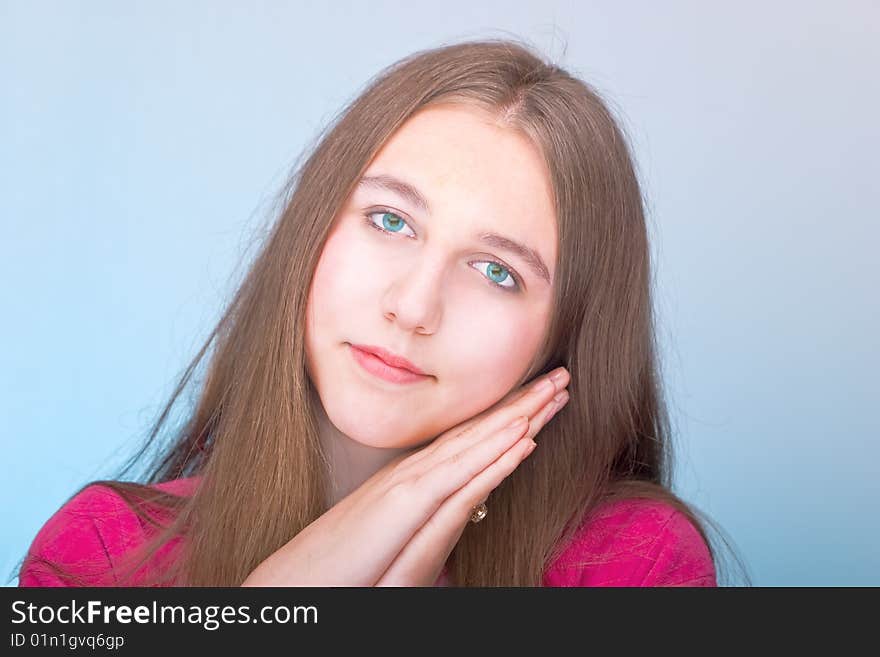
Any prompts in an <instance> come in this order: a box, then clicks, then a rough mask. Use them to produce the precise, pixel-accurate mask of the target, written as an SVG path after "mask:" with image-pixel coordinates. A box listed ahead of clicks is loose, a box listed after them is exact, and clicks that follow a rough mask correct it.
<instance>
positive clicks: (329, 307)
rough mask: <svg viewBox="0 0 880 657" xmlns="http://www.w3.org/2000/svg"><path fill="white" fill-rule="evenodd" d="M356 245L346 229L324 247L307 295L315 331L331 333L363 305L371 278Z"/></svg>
mask: <svg viewBox="0 0 880 657" xmlns="http://www.w3.org/2000/svg"><path fill="white" fill-rule="evenodd" d="M358 244H359V243H358V241H357V239H356V238H355V236H353V235H352V233H351V231H350V230H345V229H340V230H337V231H335V232H334V233H332V234H331V235H330V236H329V237H328V238H327V241H326V243H325V244H324V250H323V251H322V252H321V257H320V259H319V261H318V265H317V267H316V268H315V275H314V279H313V281H312V288H311V291H310V294H309V307H310V310H311V313H312V317H313V318H314V320H315V322H316V325H317V328H318V330H321V329H325V330H326V329H330V328H331V327H332V325H334V324H338V323H339V321H340V320H342V319H344V318H345V317H350V316H351V315H352V314H353V313H356V312H357V311H358V309H359V308H362V307H363V305H364V304H363V300H364V298H366V297H365V296H364V295H365V292H366V291H367V286H368V285H369V282H370V280H371V275H370V271H369V269H370V268H369V266H368V261H367V254H365V253H364V252H363V248H362V247H359V246H358ZM358 301H360V302H361V303H358Z"/></svg>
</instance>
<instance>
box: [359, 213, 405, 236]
mask: <svg viewBox="0 0 880 657" xmlns="http://www.w3.org/2000/svg"><path fill="white" fill-rule="evenodd" d="M375 216H381V218H382V225H381V226H380V225H379V224H378V223H376V222H375V221H373V219H372V217H375ZM366 217H367V223H369V224H370V225H371V226H372V227H373V228H375V229H376V230H381V231H385V232H388V233H399V232H400V231H401V230H403V228H404V226H406V222H405V221H404V220H403V219H402V218H401V217H399V216H398V215H396V214H394V213H393V212H388V211H387V210H382V211H378V212H368V213H367V215H366ZM405 234H406V233H405ZM409 236H410V237H415V233H414V232H413V229H412V228H410V229H409Z"/></svg>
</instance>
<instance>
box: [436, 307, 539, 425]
mask: <svg viewBox="0 0 880 657" xmlns="http://www.w3.org/2000/svg"><path fill="white" fill-rule="evenodd" d="M494 310H495V312H493V313H492V314H488V313H487V314H485V315H483V314H478V313H473V312H471V313H470V314H469V315H468V319H467V321H465V322H462V323H461V328H460V329H458V330H456V335H455V336H449V338H450V340H451V342H448V343H446V344H454V345H455V347H454V348H453V349H451V350H450V352H449V353H448V355H447V356H448V357H447V358H446V359H445V362H446V367H445V371H446V372H447V375H448V379H447V381H446V384H447V386H444V389H445V391H448V392H451V393H452V395H454V399H449V400H447V403H448V406H447V408H449V409H450V410H451V409H456V410H455V413H456V415H458V416H459V417H456V418H452V419H453V420H457V421H463V420H464V419H467V418H469V417H472V416H474V415H476V414H477V413H480V412H482V411H483V410H484V409H486V408H488V407H490V406H492V405H493V404H494V403H495V402H497V401H498V400H499V399H501V398H502V397H504V395H506V394H507V393H508V392H509V391H510V390H511V388H513V386H515V385H517V383H518V382H519V380H520V379H521V378H522V376H523V375H524V374H525V372H526V370H528V368H529V366H530V365H531V363H532V359H533V358H534V357H535V354H536V352H537V350H538V347H539V346H540V343H541V339H542V337H543V329H544V326H543V324H542V321H541V320H540V318H536V317H534V316H530V315H526V314H524V313H523V312H522V309H521V308H514V307H513V306H512V305H511V307H510V309H509V310H506V309H501V310H499V307H498V306H495V308H494Z"/></svg>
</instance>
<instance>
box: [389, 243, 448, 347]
mask: <svg viewBox="0 0 880 657" xmlns="http://www.w3.org/2000/svg"><path fill="white" fill-rule="evenodd" d="M442 277H443V270H442V267H441V266H440V265H439V264H437V265H433V264H431V263H430V262H429V261H428V260H427V259H422V260H421V262H419V263H417V264H416V265H415V266H413V267H408V268H403V270H401V271H399V272H396V273H395V274H394V275H393V278H392V281H391V284H390V285H389V286H388V289H387V290H386V292H385V295H384V297H383V299H382V313H383V314H384V316H385V318H386V319H388V320H390V321H393V322H394V323H396V324H397V325H398V326H400V328H401V329H402V330H404V331H413V332H416V333H423V334H431V333H434V332H435V331H436V330H437V326H438V325H439V322H440V317H441V315H442V295H443V282H442Z"/></svg>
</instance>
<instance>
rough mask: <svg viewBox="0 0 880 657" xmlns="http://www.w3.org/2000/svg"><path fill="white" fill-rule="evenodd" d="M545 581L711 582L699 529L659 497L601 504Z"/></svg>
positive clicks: (622, 583)
mask: <svg viewBox="0 0 880 657" xmlns="http://www.w3.org/2000/svg"><path fill="white" fill-rule="evenodd" d="M545 584H546V585H547V586H716V585H717V584H716V579H715V567H714V563H713V560H712V555H711V553H710V552H709V548H708V546H707V545H706V543H705V541H704V540H703V538H702V536H701V535H700V532H699V531H698V530H697V528H696V527H695V526H694V525H693V524H692V523H691V521H690V520H689V519H688V518H687V516H685V515H684V514H683V513H681V512H680V511H678V510H677V509H676V508H674V507H673V506H671V505H670V504H668V503H666V502H663V501H660V500H646V499H639V498H627V499H621V500H614V501H611V502H606V503H604V504H601V505H600V506H599V507H598V508H597V509H595V510H594V511H593V512H592V513H591V514H590V515H589V516H588V518H587V519H586V520H585V521H584V522H583V523H582V525H581V526H580V527H579V528H578V530H577V532H576V533H575V535H574V537H573V539H572V540H571V542H570V543H569V545H568V546H567V547H566V548H565V550H564V551H563V553H562V554H561V555H560V557H559V558H558V559H557V560H556V561H555V562H554V563H553V564H552V566H551V567H550V569H549V570H548V571H547V573H546V575H545Z"/></svg>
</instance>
